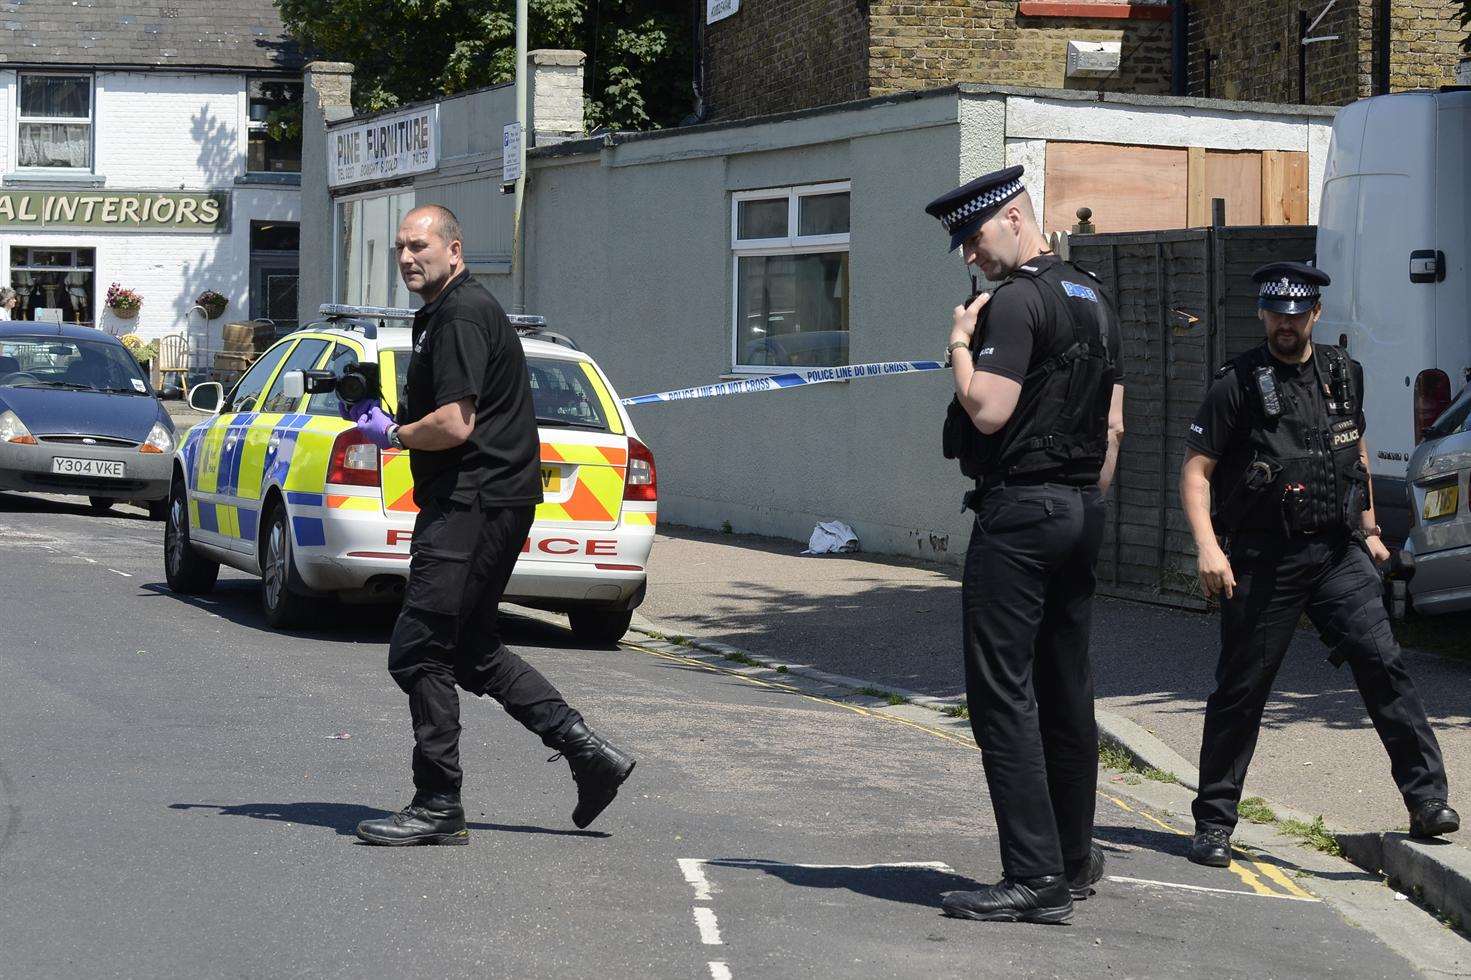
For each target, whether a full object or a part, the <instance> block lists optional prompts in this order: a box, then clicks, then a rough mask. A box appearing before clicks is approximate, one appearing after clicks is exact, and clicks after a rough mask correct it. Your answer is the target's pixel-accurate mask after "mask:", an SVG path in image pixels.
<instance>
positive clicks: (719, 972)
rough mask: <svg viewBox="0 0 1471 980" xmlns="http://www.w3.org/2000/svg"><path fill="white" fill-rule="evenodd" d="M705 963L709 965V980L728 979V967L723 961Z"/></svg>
mask: <svg viewBox="0 0 1471 980" xmlns="http://www.w3.org/2000/svg"><path fill="white" fill-rule="evenodd" d="M707 965H708V966H709V967H710V980H730V967H728V966H726V965H725V964H724V963H715V962H711V963H709V964H707Z"/></svg>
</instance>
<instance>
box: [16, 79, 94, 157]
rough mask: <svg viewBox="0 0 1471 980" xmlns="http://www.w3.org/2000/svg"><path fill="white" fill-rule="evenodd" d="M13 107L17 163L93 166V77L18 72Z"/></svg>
mask: <svg viewBox="0 0 1471 980" xmlns="http://www.w3.org/2000/svg"><path fill="white" fill-rule="evenodd" d="M16 109H17V112H16V120H17V122H16V150H15V163H16V166H17V167H20V168H42V167H44V168H56V169H63V170H91V169H92V76H90V75H42V74H35V73H31V72H22V73H21V76H20V85H19V86H18V92H17V97H16Z"/></svg>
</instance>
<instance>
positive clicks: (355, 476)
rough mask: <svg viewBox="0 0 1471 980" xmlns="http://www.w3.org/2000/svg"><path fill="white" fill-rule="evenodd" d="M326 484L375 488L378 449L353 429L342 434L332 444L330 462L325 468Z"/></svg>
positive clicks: (376, 483)
mask: <svg viewBox="0 0 1471 980" xmlns="http://www.w3.org/2000/svg"><path fill="white" fill-rule="evenodd" d="M327 482H328V483H339V484H342V483H345V484H347V485H348V486H359V487H376V486H377V485H378V447H377V446H375V445H373V444H372V443H371V442H369V441H368V439H367V437H366V436H364V435H363V434H362V433H361V432H359V431H358V430H357V429H355V428H353V429H348V430H347V431H346V432H343V433H342V434H341V435H339V436H338V437H337V441H336V442H334V443H332V461H331V464H330V465H329V466H328V467H327Z"/></svg>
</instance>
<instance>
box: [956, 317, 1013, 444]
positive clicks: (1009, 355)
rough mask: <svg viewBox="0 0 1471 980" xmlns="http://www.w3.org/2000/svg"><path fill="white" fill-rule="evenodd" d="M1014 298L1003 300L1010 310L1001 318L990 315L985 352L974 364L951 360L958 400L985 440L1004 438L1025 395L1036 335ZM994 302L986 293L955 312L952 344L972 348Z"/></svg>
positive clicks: (979, 353)
mask: <svg viewBox="0 0 1471 980" xmlns="http://www.w3.org/2000/svg"><path fill="white" fill-rule="evenodd" d="M1015 296H1016V291H1015V290H1011V291H1008V292H1006V293H1005V294H1004V300H1003V302H1004V303H1005V309H1000V315H999V316H998V309H999V307H998V308H993V310H992V311H991V313H990V314H988V317H987V328H986V335H985V344H986V346H984V347H982V348H981V349H980V350H979V351H977V352H976V353H975V361H972V360H971V358H969V357H964V356H961V357H955V356H952V357H951V358H950V365H951V368H950V369H951V373H952V376H953V377H954V379H955V396H956V397H957V398H959V399H960V404H961V405H962V406H963V407H964V408H965V412H966V414H967V415H969V416H970V418H971V421H972V422H974V423H975V426H976V428H977V429H980V430H981V431H982V432H983V433H985V434H986V435H991V434H993V433H995V432H999V431H1000V430H1001V427H1002V426H1004V425H1005V424H1006V423H1007V421H1008V420H1010V418H1011V413H1012V412H1014V411H1016V403H1017V401H1018V399H1020V398H1021V393H1022V378H1024V377H1025V376H1026V365H1027V361H1028V360H1029V359H1030V357H1031V354H1032V346H1031V345H1032V333H1031V329H1030V325H1029V324H1028V323H1027V321H1026V319H1025V317H1026V316H1027V314H1026V313H1023V312H1019V311H1017V310H1015V309H1014V306H1015V305H1016V304H1015V303H1014V302H1012V301H1013V299H1014V298H1015ZM989 302H991V294H990V293H982V294H981V295H979V296H977V297H976V298H975V301H974V302H972V303H971V304H970V305H969V306H957V307H956V308H955V319H954V324H953V325H952V326H951V329H950V341H951V343H957V342H960V341H964V342H965V343H967V344H969V343H970V339H971V336H972V335H973V334H974V333H975V330H976V319H977V317H979V316H980V313H981V310H982V309H983V308H985V307H986V305H987V304H988V303H989ZM998 352H1000V354H998ZM955 353H956V354H959V353H960V352H959V351H956V352H955ZM1018 361H1019V362H1020V365H1021V367H1020V369H1019V370H1018V369H1016V368H1015V366H1014V365H1015V363H1016V362H1018ZM978 367H979V368H980V369H979V370H978Z"/></svg>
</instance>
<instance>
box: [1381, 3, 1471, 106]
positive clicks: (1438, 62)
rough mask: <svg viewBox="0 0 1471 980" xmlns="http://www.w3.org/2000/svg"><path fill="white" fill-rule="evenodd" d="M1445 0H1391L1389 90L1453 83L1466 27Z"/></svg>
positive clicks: (1396, 90) (1432, 86)
mask: <svg viewBox="0 0 1471 980" xmlns="http://www.w3.org/2000/svg"><path fill="white" fill-rule="evenodd" d="M1457 9H1458V8H1457V7H1456V6H1453V5H1452V4H1451V3H1450V2H1448V0H1391V2H1390V14H1389V22H1390V43H1389V89H1390V91H1391V92H1398V91H1401V90H1403V89H1409V88H1436V87H1438V86H1441V85H1454V84H1455V82H1456V62H1458V61H1459V60H1460V59H1461V57H1462V54H1461V51H1460V47H1459V46H1460V43H1461V42H1462V41H1463V40H1465V38H1466V29H1465V28H1463V27H1461V25H1460V17H1459V16H1457V13H1456V11H1457Z"/></svg>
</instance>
